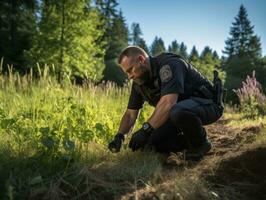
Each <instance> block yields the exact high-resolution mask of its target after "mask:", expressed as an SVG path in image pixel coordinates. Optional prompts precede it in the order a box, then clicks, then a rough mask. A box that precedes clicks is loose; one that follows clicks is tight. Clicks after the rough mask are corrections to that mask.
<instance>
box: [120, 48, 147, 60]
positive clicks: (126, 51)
mask: <svg viewBox="0 0 266 200" xmlns="http://www.w3.org/2000/svg"><path fill="white" fill-rule="evenodd" d="M139 54H140V55H143V56H145V57H147V56H148V54H147V53H146V52H145V51H144V49H142V48H140V47H138V46H128V47H126V48H125V49H124V50H123V51H122V52H121V53H120V55H119V57H118V60H117V61H118V64H121V61H122V59H123V58H124V57H125V56H127V57H130V56H136V55H139Z"/></svg>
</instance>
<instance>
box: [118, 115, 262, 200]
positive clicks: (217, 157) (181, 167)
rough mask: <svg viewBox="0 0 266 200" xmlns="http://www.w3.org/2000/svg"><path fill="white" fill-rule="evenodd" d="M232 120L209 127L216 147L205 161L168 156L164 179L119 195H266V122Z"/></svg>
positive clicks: (172, 196)
mask: <svg viewBox="0 0 266 200" xmlns="http://www.w3.org/2000/svg"><path fill="white" fill-rule="evenodd" d="M229 120H230V119H226V120H225V119H221V120H219V121H218V122H216V123H214V124H212V125H210V126H207V127H206V128H207V131H208V135H209V138H210V139H211V141H212V143H213V146H214V147H213V148H212V150H211V151H210V152H209V153H208V154H207V155H206V156H205V158H204V159H203V160H202V161H200V162H197V163H189V162H184V161H182V160H180V159H179V156H178V155H177V154H172V155H171V156H170V157H167V158H166V157H165V158H163V159H162V160H163V162H165V163H164V165H163V166H164V169H163V171H164V173H162V174H163V180H164V181H162V182H161V183H160V184H158V185H156V186H150V187H143V188H141V189H138V190H135V191H133V192H132V193H128V194H126V195H124V196H122V197H121V196H120V197H118V199H119V198H122V199H230V200H231V199H266V170H265V166H266V159H265V156H266V145H265V143H264V141H262V142H258V138H259V137H260V135H262V134H264V131H265V129H264V125H263V123H259V124H256V125H247V126H245V125H244V126H230V125H228V121H229ZM255 141H256V142H255ZM173 177H176V178H173Z"/></svg>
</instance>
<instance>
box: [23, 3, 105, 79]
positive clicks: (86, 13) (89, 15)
mask: <svg viewBox="0 0 266 200" xmlns="http://www.w3.org/2000/svg"><path fill="white" fill-rule="evenodd" d="M101 23H102V22H101V21H100V19H99V13H98V12H97V11H96V10H95V9H94V8H92V7H90V6H89V4H88V3H86V2H85V1H83V0H79V1H72V0H71V1H65V0H62V1H59V2H58V1H43V2H42V5H41V19H40V22H39V31H38V33H37V35H36V36H35V38H34V44H33V47H32V48H31V49H30V51H28V52H26V56H27V57H28V59H29V60H31V63H32V64H34V65H35V64H36V63H37V62H38V63H40V66H41V67H42V66H44V64H48V65H52V64H53V65H54V66H55V68H56V71H57V73H58V76H59V79H62V78H63V77H64V76H66V75H67V74H71V75H72V76H75V77H80V78H86V79H90V80H95V81H97V80H100V78H101V76H102V70H103V55H104V50H103V47H102V44H101V43H99V42H98V41H97V40H98V38H100V37H101V35H102V34H103V31H102V30H100V29H98V26H100V25H101ZM96 42H97V43H96ZM34 65H33V66H34Z"/></svg>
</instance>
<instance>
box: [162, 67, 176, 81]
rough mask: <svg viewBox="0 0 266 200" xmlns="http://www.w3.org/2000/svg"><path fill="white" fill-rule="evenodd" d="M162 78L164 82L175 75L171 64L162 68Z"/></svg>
mask: <svg viewBox="0 0 266 200" xmlns="http://www.w3.org/2000/svg"><path fill="white" fill-rule="evenodd" d="M159 73H160V78H161V81H162V82H163V83H166V82H168V81H170V80H171V79H172V77H173V73H172V70H171V68H170V66H169V65H164V66H162V68H161V69H160V72H159Z"/></svg>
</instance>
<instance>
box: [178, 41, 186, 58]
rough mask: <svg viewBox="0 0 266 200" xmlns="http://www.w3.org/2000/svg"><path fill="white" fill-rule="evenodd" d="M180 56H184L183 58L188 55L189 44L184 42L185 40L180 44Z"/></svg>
mask: <svg viewBox="0 0 266 200" xmlns="http://www.w3.org/2000/svg"><path fill="white" fill-rule="evenodd" d="M180 56H182V57H183V58H187V57H188V54H187V46H186V45H185V44H184V42H181V44H180Z"/></svg>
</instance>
